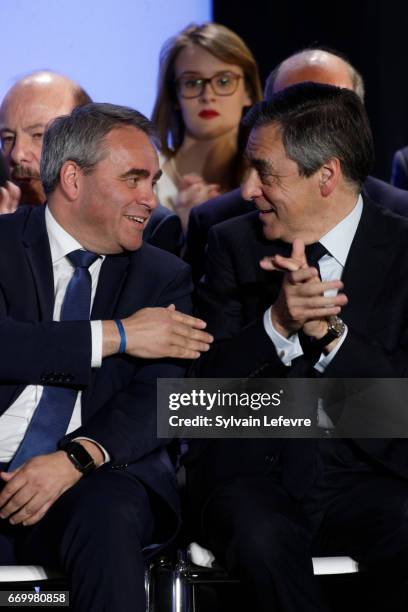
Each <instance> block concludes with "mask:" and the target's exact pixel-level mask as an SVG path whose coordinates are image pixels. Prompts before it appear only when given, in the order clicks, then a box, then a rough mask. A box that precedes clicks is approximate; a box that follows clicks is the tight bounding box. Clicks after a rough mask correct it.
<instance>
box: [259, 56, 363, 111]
mask: <svg viewBox="0 0 408 612" xmlns="http://www.w3.org/2000/svg"><path fill="white" fill-rule="evenodd" d="M304 81H313V82H314V83H323V84H326V85H335V86H336V87H344V88H346V89H351V90H352V91H354V92H355V93H356V94H357V95H358V96H359V97H360V98H361V100H362V101H364V83H363V79H362V77H361V75H360V74H359V73H358V72H357V70H355V68H353V66H351V64H349V63H348V62H346V61H345V60H344V59H343V58H341V57H339V56H338V55H335V54H334V53H330V52H329V51H324V50H323V49H305V50H304V51H300V52H299V53H295V54H294V55H292V56H290V57H288V58H287V59H285V60H284V61H283V62H281V63H280V64H279V65H278V66H277V67H276V68H275V70H273V71H272V72H271V74H270V75H269V77H268V79H267V82H266V86H265V99H267V100H268V99H270V98H271V97H272V96H273V94H274V93H276V92H278V91H281V90H282V89H285V87H289V86H290V85H296V84H297V83H302V82H304Z"/></svg>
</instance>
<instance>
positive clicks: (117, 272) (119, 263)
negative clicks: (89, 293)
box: [91, 254, 129, 320]
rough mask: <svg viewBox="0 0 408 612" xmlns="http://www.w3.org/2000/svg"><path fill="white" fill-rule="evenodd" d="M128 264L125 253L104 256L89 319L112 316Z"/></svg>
mask: <svg viewBox="0 0 408 612" xmlns="http://www.w3.org/2000/svg"><path fill="white" fill-rule="evenodd" d="M128 265H129V258H128V256H127V255H126V254H124V255H109V256H107V257H106V259H105V261H104V262H103V264H102V268H101V272H100V275H99V280H98V287H97V289H96V294H95V299H94V303H93V308H92V313H91V319H93V320H98V319H109V318H112V316H113V313H114V312H115V307H116V303H117V301H118V298H119V295H120V292H121V289H122V286H123V283H124V280H125V278H126V272H127V268H128Z"/></svg>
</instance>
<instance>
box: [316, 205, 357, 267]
mask: <svg viewBox="0 0 408 612" xmlns="http://www.w3.org/2000/svg"><path fill="white" fill-rule="evenodd" d="M362 212H363V198H362V197H361V195H359V196H358V200H357V203H356V205H355V207H354V208H353V210H352V211H351V213H349V214H348V215H347V217H345V218H344V219H343V220H342V221H340V223H338V224H337V225H336V226H335V227H333V229H331V230H330V231H329V232H327V234H325V235H324V236H322V238H320V240H319V242H320V243H321V244H322V245H323V246H324V247H326V249H327V250H328V251H329V253H330V255H332V257H334V259H336V261H338V263H339V264H340V265H341V266H343V268H344V266H345V263H346V259H347V255H348V252H349V250H350V247H351V243H352V242H353V238H354V234H355V233H356V231H357V226H358V224H359V222H360V218H361V214H362Z"/></svg>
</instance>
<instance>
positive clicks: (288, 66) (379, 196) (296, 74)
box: [185, 48, 408, 282]
mask: <svg viewBox="0 0 408 612" xmlns="http://www.w3.org/2000/svg"><path fill="white" fill-rule="evenodd" d="M303 81H314V82H316V83H327V84H328V85H337V86H338V87H346V88H348V89H351V90H352V91H355V92H356V94H357V95H358V96H359V97H360V99H361V100H362V101H364V82H363V79H362V76H361V74H360V73H359V72H358V71H357V70H356V69H355V68H354V67H353V66H352V65H351V64H350V63H349V62H348V61H346V60H345V59H344V58H342V57H341V56H340V55H336V54H335V53H333V52H329V51H325V50H323V49H318V48H316V49H305V50H303V51H300V52H298V53H295V54H294V55H292V56H290V57H288V58H286V59H285V60H283V61H282V62H281V63H280V64H279V65H278V66H277V67H276V68H275V69H274V70H273V71H272V72H271V74H270V75H269V77H268V79H267V82H266V86H265V99H266V100H268V99H270V98H271V97H272V96H273V95H274V94H275V93H276V92H278V91H281V90H282V89H284V88H285V87H288V86H289V85H294V84H296V83H301V82H303ZM364 193H366V194H367V195H368V196H369V197H370V198H371V199H372V200H374V201H375V202H377V203H378V204H381V205H382V206H385V207H386V208H389V209H390V210H392V211H393V212H396V213H398V214H399V215H403V216H407V215H408V193H406V192H405V191H404V190H402V189H397V188H396V187H393V186H392V185H389V184H388V183H385V182H384V181H381V180H380V179H377V178H374V177H372V176H368V177H367V178H366V180H365V182H364ZM251 209H252V206H251V203H248V202H246V201H245V200H244V199H243V198H242V196H241V193H240V190H238V189H236V190H235V191H231V192H230V193H226V194H224V195H221V196H218V197H217V198H213V199H211V200H209V201H208V202H204V204H200V206H196V207H195V208H193V209H192V211H191V213H190V220H189V225H188V232H187V239H186V241H187V244H186V253H185V260H186V261H187V262H188V263H189V264H190V265H191V267H192V270H193V280H194V281H195V282H197V281H199V280H200V278H201V276H202V275H203V274H204V263H205V246H206V244H207V237H208V231H209V229H210V227H212V226H213V225H215V224H216V223H221V222H222V221H224V220H225V219H230V218H231V217H236V216H238V215H242V214H245V213H246V212H249V211H250V210H251Z"/></svg>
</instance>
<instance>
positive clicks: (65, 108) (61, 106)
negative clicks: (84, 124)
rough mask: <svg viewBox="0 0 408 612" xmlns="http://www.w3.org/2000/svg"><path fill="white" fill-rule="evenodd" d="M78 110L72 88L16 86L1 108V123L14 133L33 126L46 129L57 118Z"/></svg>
mask: <svg viewBox="0 0 408 612" xmlns="http://www.w3.org/2000/svg"><path fill="white" fill-rule="evenodd" d="M74 106H75V96H74V92H73V90H72V88H70V87H63V88H61V87H57V86H55V87H53V86H49V85H41V86H40V85H21V86H15V87H14V88H13V89H11V90H10V91H9V92H8V94H7V95H6V96H5V98H4V100H3V102H2V104H1V107H0V122H1V123H2V124H5V125H4V126H5V127H9V128H10V129H15V128H16V127H26V126H28V124H30V123H32V124H43V125H46V124H47V123H48V122H49V121H51V120H52V119H54V118H55V117H58V116H60V115H67V114H69V113H71V111H72V109H73V108H74Z"/></svg>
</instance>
